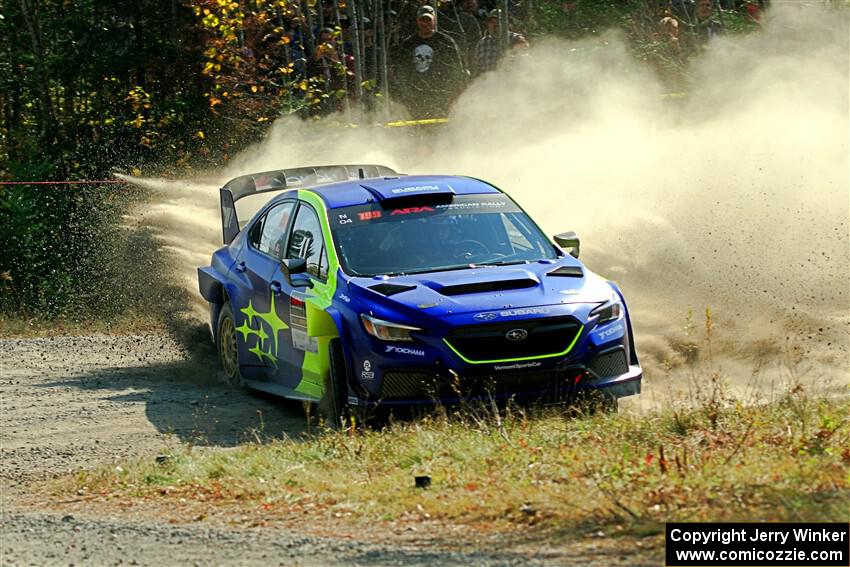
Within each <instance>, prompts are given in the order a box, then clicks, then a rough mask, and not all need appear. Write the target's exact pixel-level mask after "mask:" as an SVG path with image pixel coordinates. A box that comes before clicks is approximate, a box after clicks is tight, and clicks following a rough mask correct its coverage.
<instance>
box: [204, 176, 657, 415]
mask: <svg viewBox="0 0 850 567" xmlns="http://www.w3.org/2000/svg"><path fill="white" fill-rule="evenodd" d="M261 193H276V194H275V195H274V196H273V197H272V198H271V199H269V200H268V202H266V203H265V204H264V205H263V206H262V207H261V208H260V209H259V211H257V212H256V213H255V214H254V215H253V217H252V218H251V219H250V220H249V221H248V222H244V223H243V222H241V221H240V220H239V218H238V215H237V209H236V202H237V201H239V200H240V199H243V198H245V197H249V196H252V195H258V194H261ZM220 198H221V217H222V229H223V236H224V244H225V246H224V247H223V248H221V249H219V250H217V251H216V252H215V253H214V254H213V256H212V262H211V264H210V265H209V266H206V267H202V268H199V269H198V280H199V284H200V292H201V295H202V296H203V297H204V299H206V301H208V302H209V305H210V322H211V330H212V336H213V340H214V342H215V344H216V346H217V349H218V353H219V359H220V362H221V365H222V368H223V370H224V374H225V376H226V377H227V379H228V380H229V381H232V382H233V383H237V384H242V385H244V386H247V387H249V388H254V389H257V390H263V391H266V392H270V393H273V394H277V395H280V396H284V397H287V398H296V399H302V400H308V401H313V402H319V405H320V407H323V408H325V409H326V411H327V413H328V414H329V417H330V418H331V419H339V418H340V416H341V415H343V413H344V412H345V411H347V408H349V407H351V406H360V407H361V408H362V407H369V406H377V405H383V406H387V405H392V404H415V403H434V402H448V403H451V402H456V401H458V400H468V399H476V398H484V399H489V398H490V397H493V398H496V399H498V398H507V397H511V398H535V399H537V398H543V399H546V400H551V399H554V400H563V399H565V398H566V399H570V398H571V396H574V395H576V394H577V393H579V392H582V391H591V390H595V391H597V392H599V393H600V394H602V395H603V398H605V399H608V400H613V401H616V399H617V398H620V397H624V396H630V395H633V394H638V393H640V388H641V377H642V372H641V367H640V364H639V363H638V358H637V354H636V352H635V348H634V341H633V338H632V329H631V323H630V321H629V315H628V310H627V309H626V304H625V302H624V300H623V296H622V294H621V293H620V290H619V289H618V288H617V286H616V285H615V284H614V283H612V282H610V281H606V280H604V279H603V278H601V277H599V276H597V275H596V274H594V273H593V272H590V271H588V270H587V268H585V267H584V265H582V263H581V262H579V261H578V259H577V258H578V255H579V240H578V238H577V237H576V235H575V234H574V233H564V234H561V235H558V236H556V237H555V242H556V243H557V245H556V244H554V243H552V242H551V241H549V240H548V239H547V238H546V236H545V235H544V233H543V232H542V231H541V230H540V228H539V227H538V226H537V225H536V224H535V223H534V221H532V220H531V218H529V217H528V215H526V213H525V212H524V211H523V210H522V209H521V208H520V207H519V206H518V205H517V204H516V203H514V201H513V200H511V198H510V197H508V196H507V195H506V194H505V193H503V192H502V191H501V190H499V189H498V188H496V187H494V186H493V185H490V184H489V183H487V182H485V181H481V180H478V179H472V178H468V177H457V176H432V175H428V176H418V175H417V176H405V175H399V174H397V173H395V172H394V171H393V170H391V169H389V168H387V167H384V166H379V165H335V166H317V167H307V168H298V169H288V170H280V171H271V172H264V173H258V174H253V175H246V176H242V177H238V178H236V179H233V180H232V181H230V182H229V183H227V184H226V185H225V186H224V187H223V188H221V190H220Z"/></svg>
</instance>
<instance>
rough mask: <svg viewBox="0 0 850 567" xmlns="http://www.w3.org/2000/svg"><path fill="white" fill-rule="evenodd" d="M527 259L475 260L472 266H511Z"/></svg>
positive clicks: (523, 262)
mask: <svg viewBox="0 0 850 567" xmlns="http://www.w3.org/2000/svg"><path fill="white" fill-rule="evenodd" d="M527 263H528V260H494V261H492V262H476V263H475V264H473V266H476V267H477V266H513V265H514V264H527Z"/></svg>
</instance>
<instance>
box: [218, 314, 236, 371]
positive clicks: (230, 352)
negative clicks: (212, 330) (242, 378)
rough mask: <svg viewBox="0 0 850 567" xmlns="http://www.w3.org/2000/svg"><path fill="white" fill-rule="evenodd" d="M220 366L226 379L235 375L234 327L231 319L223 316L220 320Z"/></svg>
mask: <svg viewBox="0 0 850 567" xmlns="http://www.w3.org/2000/svg"><path fill="white" fill-rule="evenodd" d="M219 332H220V335H221V354H220V358H221V367H222V368H223V369H224V373H225V374H226V375H227V377H228V379H231V380H232V379H233V378H235V376H236V372H237V364H236V329H235V328H234V327H233V319H231V318H230V317H225V319H224V321H222V322H221V329H219Z"/></svg>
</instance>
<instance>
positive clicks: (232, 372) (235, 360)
mask: <svg viewBox="0 0 850 567" xmlns="http://www.w3.org/2000/svg"><path fill="white" fill-rule="evenodd" d="M215 348H216V351H217V352H218V363H219V364H220V365H221V370H222V374H223V377H224V381H225V382H227V383H228V384H230V385H231V386H234V387H236V388H242V387H244V386H245V380H244V379H243V378H242V373H241V372H240V371H239V348H238V344H237V342H236V321H235V320H234V319H233V310H232V309H231V307H230V302H226V303H225V304H224V305H223V306H222V308H221V313H219V315H218V325H217V326H216V334H215Z"/></svg>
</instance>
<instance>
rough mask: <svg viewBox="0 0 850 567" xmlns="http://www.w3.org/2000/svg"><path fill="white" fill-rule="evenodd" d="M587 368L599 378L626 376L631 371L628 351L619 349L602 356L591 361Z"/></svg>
mask: <svg viewBox="0 0 850 567" xmlns="http://www.w3.org/2000/svg"><path fill="white" fill-rule="evenodd" d="M587 368H588V370H590V371H591V372H593V373H594V374H595V375H596V376H597V377H599V378H607V377H609V376H619V375H620V374H625V373H626V372H628V371H629V363H628V361H627V360H626V351H624V350H622V349H617V350H615V351H612V352H606V353H603V354H600V355H598V356H597V357H596V358H594V359H593V360H591V361H590V364H588V366H587Z"/></svg>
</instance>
